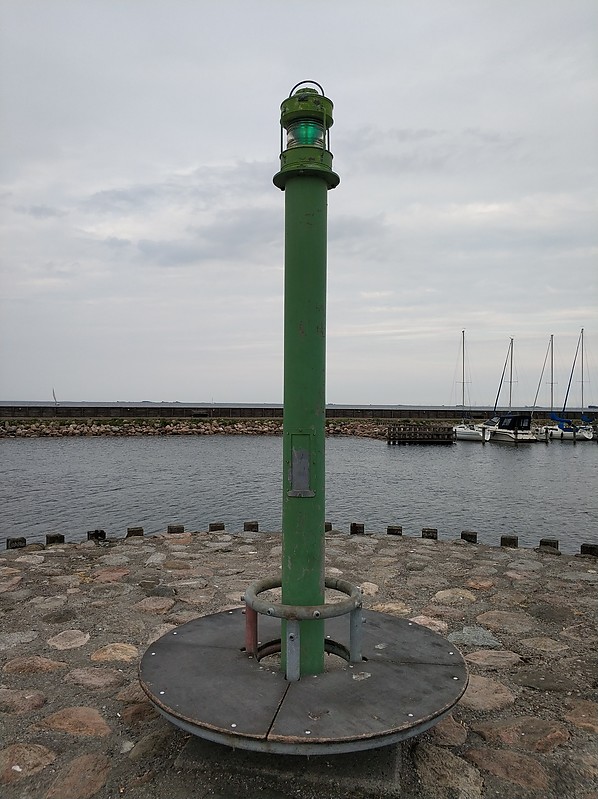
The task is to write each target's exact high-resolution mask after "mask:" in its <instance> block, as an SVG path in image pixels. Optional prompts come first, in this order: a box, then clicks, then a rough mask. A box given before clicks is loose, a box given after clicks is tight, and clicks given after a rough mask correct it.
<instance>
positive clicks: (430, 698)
mask: <svg viewBox="0 0 598 799" xmlns="http://www.w3.org/2000/svg"><path fill="white" fill-rule="evenodd" d="M243 612H244V611H243V608H238V609H236V610H232V611H224V612H222V613H216V614H214V615H211V616H203V617H201V618H199V619H194V620H193V621H190V622H188V623H187V624H183V625H181V626H180V627H178V628H177V629H176V630H173V631H171V632H168V633H166V635H164V636H162V638H159V639H158V640H157V641H155V642H154V643H153V644H152V645H151V646H150V648H149V649H148V650H147V652H146V653H145V654H144V656H143V658H142V661H141V665H140V667H139V679H140V682H141V687H142V688H143V690H144V691H145V693H146V694H147V695H148V697H149V698H150V700H151V701H152V702H153V704H154V705H155V706H156V708H157V709H158V710H159V711H160V712H161V713H162V714H163V715H164V716H165V717H166V718H167V719H168V720H169V721H171V722H172V723H173V724H176V725H177V726H178V727H181V728H182V729H184V730H186V731H187V732H190V733H193V734H194V735H197V736H199V737H202V738H207V739H209V740H212V741H217V742H219V743H224V744H227V745H229V746H233V747H239V748H242V749H253V750H256V751H266V752H275V753H283V754H304V755H313V754H335V753H341V752H351V751H357V750H362V749H373V748H375V747H378V746H386V745H388V744H391V743H394V742H396V741H400V740H402V739H404V738H409V737H411V736H413V735H417V734H418V733H420V732H423V731H424V730H426V729H428V728H429V727H432V726H433V725H434V724H436V723H437V722H438V721H440V719H441V718H442V717H443V716H445V715H446V714H447V713H448V712H449V711H450V709H451V708H452V707H453V705H455V704H456V703H457V702H458V701H459V699H460V697H461V696H462V694H463V692H464V691H465V689H466V687H467V681H468V674H467V668H466V666H465V662H464V660H463V657H462V656H461V653H460V652H459V651H458V649H456V647H454V646H453V645H452V644H451V643H450V642H449V641H447V640H446V639H445V638H443V637H442V636H440V635H438V634H436V633H434V632H432V631H431V630H428V629H427V628H426V627H422V626H420V625H418V624H414V623H413V622H409V621H407V620H405V619H400V618H397V617H395V616H389V615H387V614H384V613H375V612H373V611H364V613H363V617H364V627H363V645H362V653H363V658H364V659H363V661H362V662H361V663H355V664H349V663H345V662H344V661H337V667H335V668H332V669H331V670H329V671H326V672H324V673H323V674H319V675H317V676H307V677H302V678H301V680H299V681H298V682H287V681H286V679H285V677H284V674H283V673H282V672H281V671H280V670H278V669H277V668H273V667H271V666H268V665H266V662H265V661H262V662H261V663H260V662H259V661H258V660H257V659H256V658H252V657H249V656H247V654H246V653H245V651H244V632H245V624H244V616H243ZM259 635H260V641H261V643H262V644H265V643H267V642H269V641H274V640H276V639H278V638H280V620H279V619H273V618H269V617H264V616H260V619H259ZM326 636H327V638H329V639H331V640H333V641H336V642H337V643H339V644H341V645H344V646H347V645H348V638H349V622H348V618H347V617H340V618H336V619H329V620H327V621H326ZM335 660H337V659H336V658H335Z"/></svg>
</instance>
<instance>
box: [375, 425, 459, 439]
mask: <svg viewBox="0 0 598 799" xmlns="http://www.w3.org/2000/svg"><path fill="white" fill-rule="evenodd" d="M386 440H387V443H388V444H453V443H454V441H455V436H454V434H453V428H452V426H451V425H431V426H427V425H426V426H425V427H424V426H423V425H418V424H393V425H389V427H388V434H387V437H386Z"/></svg>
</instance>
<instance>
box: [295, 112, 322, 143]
mask: <svg viewBox="0 0 598 799" xmlns="http://www.w3.org/2000/svg"><path fill="white" fill-rule="evenodd" d="M287 147H321V148H324V126H323V125H322V124H321V123H319V122H316V121H315V120H313V119H299V120H297V122H293V123H292V124H291V125H290V126H289V128H288V132H287Z"/></svg>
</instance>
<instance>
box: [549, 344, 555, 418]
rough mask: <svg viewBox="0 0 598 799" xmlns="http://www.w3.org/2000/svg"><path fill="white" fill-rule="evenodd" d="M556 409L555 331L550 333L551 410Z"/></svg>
mask: <svg viewBox="0 0 598 799" xmlns="http://www.w3.org/2000/svg"><path fill="white" fill-rule="evenodd" d="M553 411H554V333H551V334H550V412H551V413H552V412H553Z"/></svg>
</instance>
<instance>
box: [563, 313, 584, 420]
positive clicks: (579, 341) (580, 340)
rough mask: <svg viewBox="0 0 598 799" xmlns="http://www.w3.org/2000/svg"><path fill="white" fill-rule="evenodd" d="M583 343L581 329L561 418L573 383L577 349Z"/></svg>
mask: <svg viewBox="0 0 598 799" xmlns="http://www.w3.org/2000/svg"><path fill="white" fill-rule="evenodd" d="M582 342H583V327H582V328H581V333H580V334H579V338H578V339H577V347H576V348H575V358H573V366H572V367H571V374H570V375H569V383H568V384H567V392H566V394H565V401H564V402H563V411H562V413H563V416H564V415H565V408H566V407H567V400H568V399H569V391H570V389H571V382H572V381H573V373H574V372H575V364H576V363H577V356H578V355H579V347H580V345H581V344H582Z"/></svg>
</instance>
